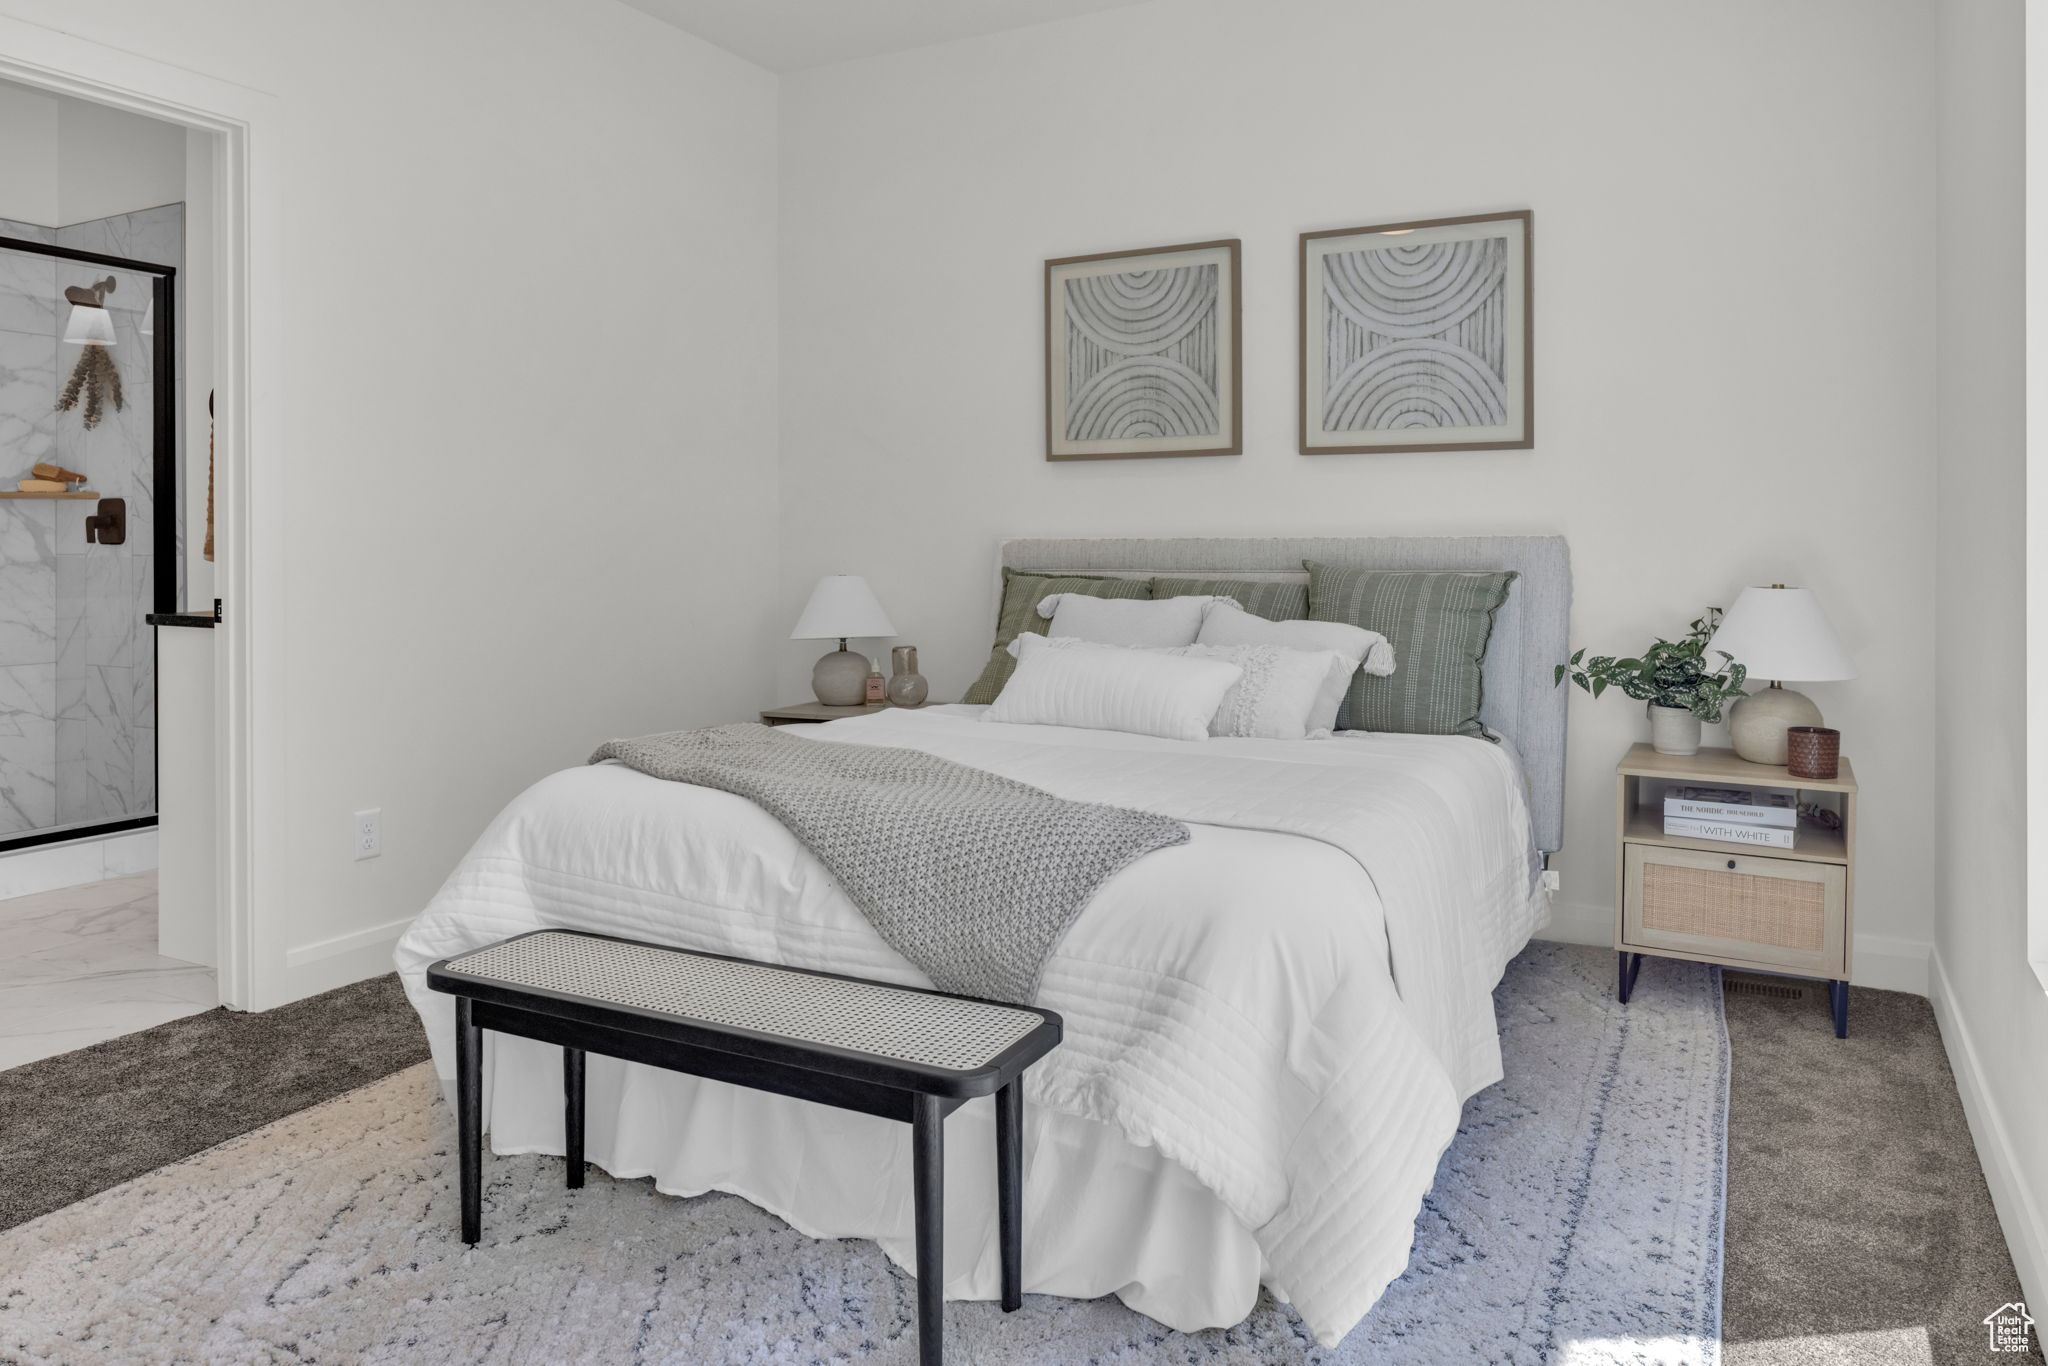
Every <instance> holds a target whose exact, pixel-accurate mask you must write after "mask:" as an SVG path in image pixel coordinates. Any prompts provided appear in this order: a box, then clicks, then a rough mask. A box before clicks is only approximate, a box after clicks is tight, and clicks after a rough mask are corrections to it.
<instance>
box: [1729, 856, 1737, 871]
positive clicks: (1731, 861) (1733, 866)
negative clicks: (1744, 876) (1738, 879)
mask: <svg viewBox="0 0 2048 1366" xmlns="http://www.w3.org/2000/svg"><path fill="white" fill-rule="evenodd" d="M1728 868H1729V871H1730V872H1733V871H1734V869H1735V860H1734V859H1729V860H1728Z"/></svg>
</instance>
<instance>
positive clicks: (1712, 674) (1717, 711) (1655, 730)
mask: <svg viewBox="0 0 2048 1366" xmlns="http://www.w3.org/2000/svg"><path fill="white" fill-rule="evenodd" d="M1720 624H1721V609H1720V608H1718V607H1709V608H1708V609H1707V614H1706V615H1705V616H1703V617H1701V618H1699V620H1697V621H1695V622H1693V624H1692V626H1691V627H1690V628H1689V629H1688V630H1687V631H1686V633H1685V635H1684V636H1683V637H1682V638H1681V639H1678V640H1662V639H1660V640H1658V641H1657V643H1656V644H1654V645H1652V646H1651V647H1650V648H1649V649H1647V650H1645V651H1643V653H1642V655H1641V656H1640V657H1639V658H1635V659H1617V658H1615V657H1614V656H1612V655H1594V656H1593V657H1592V658H1591V659H1587V658H1586V652H1585V651H1584V650H1583V649H1582V650H1580V651H1579V652H1578V653H1577V654H1575V655H1573V656H1572V657H1571V662H1570V663H1568V664H1560V665H1558V666H1557V677H1556V683H1558V684H1562V683H1563V682H1564V681H1565V679H1566V678H1567V677H1569V678H1570V679H1571V681H1572V682H1574V683H1576V684H1578V685H1579V686H1580V687H1582V688H1584V689H1585V690H1586V691H1587V692H1589V693H1591V694H1592V695H1593V696H1595V697H1598V696H1599V695H1600V694H1601V693H1603V692H1606V691H1607V690H1608V689H1609V688H1619V689H1621V691H1623V692H1624V693H1627V694H1628V695H1629V696H1630V697H1633V698H1637V699H1638V700H1640V701H1643V702H1647V703H1648V704H1649V706H1648V708H1647V710H1648V711H1649V714H1650V744H1651V747H1652V748H1654V749H1655V750H1656V751H1657V752H1658V753H1659V754H1697V753H1699V749H1700V722H1702V721H1719V720H1720V719H1721V709H1722V708H1723V707H1725V706H1727V705H1728V704H1729V703H1730V702H1733V701H1734V700H1735V699H1736V698H1738V697H1744V696H1747V694H1746V693H1744V692H1743V689H1742V683H1743V680H1744V679H1745V678H1747V677H1748V670H1746V669H1744V668H1743V667H1742V666H1741V665H1740V664H1737V663H1736V662H1735V658H1734V656H1733V655H1730V654H1729V653H1728V652H1727V651H1726V650H1715V651H1713V653H1714V654H1716V655H1718V656H1720V659H1719V661H1718V662H1713V661H1709V660H1708V659H1707V654H1708V650H1707V642H1708V641H1709V640H1711V639H1712V638H1713V635H1714V628H1715V627H1717V626H1719V625H1720Z"/></svg>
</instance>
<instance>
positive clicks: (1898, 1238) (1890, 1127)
mask: <svg viewBox="0 0 2048 1366" xmlns="http://www.w3.org/2000/svg"><path fill="white" fill-rule="evenodd" d="M1734 980H1737V979H1734V978H1733V977H1732V975H1731V981H1734ZM1761 980H1765V981H1769V980H1771V979H1761ZM1727 1017H1728V1041H1729V1046H1730V1049H1731V1051H1732V1053H1733V1055H1734V1061H1735V1068H1734V1074H1733V1076H1732V1077H1731V1079H1730V1083H1729V1088H1728V1090H1729V1095H1728V1100H1729V1114H1728V1223H1727V1263H1726V1277H1725V1283H1724V1287H1723V1295H1724V1300H1723V1307H1722V1320H1721V1322H1722V1340H1723V1344H1724V1347H1723V1355H1722V1361H1723V1363H1724V1366H1835V1363H1841V1364H1842V1366H1849V1363H1855V1366H1927V1364H1928V1363H1930V1362H1933V1363H1943V1364H1945V1363H1948V1362H1982V1361H1988V1360H1997V1361H2001V1362H2017V1361H2023V1360H2026V1359H2027V1358H2025V1357H2020V1356H2016V1355H2006V1356H1999V1357H1996V1358H1994V1357H1991V1356H1990V1355H1989V1354H1988V1353H1987V1351H1986V1346H1985V1330H1984V1327H1983V1325H1982V1324H1981V1322H1980V1320H1981V1319H1983V1317H1984V1316H1985V1315H1986V1314H1989V1313H1990V1312H1991V1311H1992V1310H1994V1309H1997V1308H1998V1307H1999V1306H2000V1305H2002V1304H2005V1303H2006V1302H2007V1301H2009V1300H2017V1299H2020V1298H2022V1295H2021V1291H2020V1285H2019V1278H2018V1276H2017V1275H2016V1274H2015V1273H2014V1271H2013V1266H2012V1257H2011V1255H2010V1254H2009V1253H2008V1252H2007V1251H2006V1248H2005V1242H2004V1240H2003V1239H2002V1238H2001V1237H2000V1235H1999V1231H1998V1216H1997V1215H1996V1214H1995V1213H1994V1212H1993V1210H1992V1206H1991V1194H1990V1192H1989V1191H1988V1190H1987V1189H1986V1187H1985V1185H1984V1173H1983V1171H1982V1169H1981V1168H1980V1167H1979V1166H1978V1164H1977V1153H1976V1149H1975V1148H1974V1147H1973V1146H1972V1144H1971V1141H1970V1129H1969V1124H1968V1122H1967V1121H1966V1120H1965V1119H1964V1116H1963V1105H1962V1100H1961V1098H1960V1097H1959V1096H1958V1095H1957V1093H1956V1084H1955V1079H1954V1077H1953V1076H1951V1075H1950V1072H1949V1066H1948V1055H1947V1054H1946V1053H1945V1052H1944V1051H1943V1048H1942V1043H1941V1035H1940V1033H1939V1032H1938V1031H1937V1029H1936V1027H1935V1023H1934V1011H1933V1009H1932V1008H1931V1007H1930V1006H1929V1005H1928V1004H1927V1002H1926V1000H1925V999H1923V998H1921V997H1918V996H1907V995H1903V994H1901V993H1899V992H1893V991H1869V990H1862V989H1859V990H1857V991H1855V992H1854V993H1853V994H1852V998H1851V1004H1850V1017H1849V1037H1848V1038H1846V1039H1837V1038H1836V1037H1835V1036H1834V1032H1833V1031H1832V1030H1831V1029H1830V1028H1829V1027H1828V1019H1827V997H1826V993H1825V992H1824V991H1821V990H1817V989H1815V990H1811V991H1810V992H1809V994H1808V997H1807V999H1806V1000H1804V1001H1783V1000H1771V999H1766V998H1762V997H1757V996H1750V995H1745V994H1743V993H1742V992H1741V991H1740V990H1737V991H1733V992H1731V993H1730V994H1729V996H1728V1000H1727ZM2039 1350H2040V1348H2039V1343H2038V1342H2037V1343H2036V1344H2035V1354H2034V1356H2033V1357H2032V1360H2034V1361H2036V1362H2038V1361H2040V1360H2041V1357H2040V1355H2039Z"/></svg>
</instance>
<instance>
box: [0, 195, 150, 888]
mask: <svg viewBox="0 0 2048 1366" xmlns="http://www.w3.org/2000/svg"><path fill="white" fill-rule="evenodd" d="M183 234H184V210H183V206H182V205H176V204H173V205H168V206H165V207H162V208H156V209H147V210H143V211H141V212H138V213H130V214H122V215H119V216H118V217H115V218H108V219H100V220H95V221H93V222H89V223H80V224H74V225H71V226H68V227H62V228H50V227H43V226H41V225H37V224H28V223H17V222H11V221H8V220H0V850H5V849H9V848H15V847H20V846H23V845H28V844H37V843H46V842H50V841H54V840H68V839H75V838H79V837H81V836H86V835H94V834H100V833H105V832H110V831H115V830H124V829H132V828H136V827H141V826H148V825H153V824H154V823H155V820H156V634H155V631H154V630H153V629H152V628H151V627H150V626H149V624H148V621H147V618H148V616H149V614H150V613H152V612H168V611H173V610H175V604H176V602H177V600H178V577H179V570H178V561H179V554H178V551H179V546H180V543H181V536H180V527H179V518H178V504H177V499H176V474H177V445H178V435H179V420H178V419H179V410H180V407H181V404H182V402H183V398H184V396H183V394H182V392H181V388H182V384H181V376H180V373H179V369H178V364H177V356H176V347H175V344H174V343H175V338H176V336H177V328H176V319H177V269H176V267H177V264H178V263H179V262H180V261H182V259H183V250H184V241H183Z"/></svg>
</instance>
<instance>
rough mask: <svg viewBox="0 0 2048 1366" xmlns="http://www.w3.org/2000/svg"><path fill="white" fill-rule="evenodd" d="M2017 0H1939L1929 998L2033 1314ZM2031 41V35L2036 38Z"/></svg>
mask: <svg viewBox="0 0 2048 1366" xmlns="http://www.w3.org/2000/svg"><path fill="white" fill-rule="evenodd" d="M2024 26H2025V22H2024V6H2023V3H2022V0H1942V3H1941V5H1940V42H1939V48H1938V51H1939V62H1940V69H1941V100H1940V180H1939V186H1938V188H1939V196H1938V200H1939V204H1940V223H1939V229H1938V236H1937V248H1938V250H1937V252H1936V255H1935V259H1936V261H1937V262H1938V267H1937V268H1938V271H1939V282H1938V289H1939V299H1940V315H1939V328H1938V333H1937V336H1938V348H1939V349H1938V372H1937V373H1938V383H1937V386H1936V393H1937V402H1938V411H1939V443H1938V451H1939V459H1938V465H1939V471H1940V474H1939V485H1938V489H1937V496H1938V503H1937V509H1938V512H1937V517H1938V525H1939V546H1940V549H1939V557H1938V561H1937V565H1936V583H1937V587H1936V593H1937V597H1936V603H1935V617H1934V620H1935V625H1936V634H1935V641H1934V649H1933V652H1932V658H1933V660H1934V662H1935V666H1936V669H1937V676H1936V682H1935V687H1936V692H1935V698H1934V709H1933V710H1934V719H1935V733H1936V754H1937V762H1936V770H1935V781H1936V820H1937V829H1938V831H1939V835H1940V838H1939V843H1938V849H1939V856H1938V869H1939V871H1938V874H1937V885H1936V895H1937V898H1938V906H1939V913H1938V915H1937V917H1936V925H1935V931H1936V933H1935V943H1936V983H1935V987H1936V989H1935V993H1934V996H1935V1004H1936V1008H1937V1010H1938V1011H1939V1012H1940V1018H1941V1023H1942V1033H1943V1037H1944V1038H1945V1039H1946V1041H1947V1043H1948V1050H1949V1057H1950V1060H1951V1061H1952V1062H1953V1063H1954V1065H1955V1071H1956V1078H1957V1081H1958V1082H1959V1083H1960V1085H1961V1087H1962V1092H1963V1099H1964V1102H1965V1105H1966V1106H1967V1107H1968V1109H1969V1112H1970V1127H1971V1130H1972V1134H1973V1136H1974V1137H1975V1139H1976V1141H1977V1151H1978V1152H1979V1154H1980V1155H1981V1156H1982V1157H1983V1160H1984V1174H1985V1176H1986V1178H1987V1179H1988V1180H1989V1181H1990V1183H1991V1191H1992V1195H1993V1198H1994V1199H1995V1200H1996V1202H1997V1205H1998V1213H1999V1220H2000V1222H2001V1223H2002V1224H2003V1226H2004V1232H2005V1236H2006V1242H2007V1243H2008V1244H2009V1245H2010V1246H2011V1248H2012V1252H2013V1260H2014V1262H2015V1263H2016V1264H2017V1265H2018V1268H2019V1273H2020V1279H2021V1281H2022V1283H2023V1284H2024V1286H2025V1288H2026V1290H2027V1292H2028V1295H2027V1298H2028V1300H2029V1301H2030V1302H2032V1303H2036V1304H2039V1303H2044V1302H2048V1224H2044V1222H2043V1212H2044V1209H2048V1138H2044V1136H2048V1091H2044V1090H2043V1089H2042V1087H2041V1085H2040V1077H2041V1065H2042V1059H2043V1058H2044V1057H2048V994H2044V993H2043V991H2042V989H2041V984H2040V982H2039V981H2038V980H2037V979H2036V978H2035V976H2034V974H2033V972H2032V971H2031V970H2030V969H2029V967H2028V964H2027V944H2026V896H2027V863H2026V853H2027V823H2028V812H2027V790H2026V770H2025V759H2026V746H2025V731H2026V727H2027V724H2028V718H2027V716H2026V715H2025V711H2024V708H2023V705H2022V695H2021V693H2020V691H2019V690H2018V689H2017V688H2016V687H2014V686H2013V683H2012V681H2013V680H2016V679H2024V678H2025V677H2026V669H2027V659H2026V645H2027V642H2026V635H2025V628H2024V623H2025V621H2026V614H2027V602H2026V594H2025V590H2024V579H2023V573H2024V570H2025V564H2026V522H2025V517H2024V506H2025V473H2026V466H2025V460H2026V427H2027V412H2026V372H2025V363H2026V359H2027V358H2026V352H2025V346H2024V338H2025V315H2024V300H2023V296H2022V292H2021V289H2020V282H2021V281H2022V280H2023V279H2024V278H2025V276H2026V275H2027V273H2028V270H2029V263H2028V260H2027V247H2026V240H2025V184H2026V151H2025V138H2024V123H2023V117H2024V112H2025V68H2024V66H2023V60H2022V39H2023V28H2024ZM2035 41H2037V42H2038V38H2036V39H2035Z"/></svg>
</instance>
